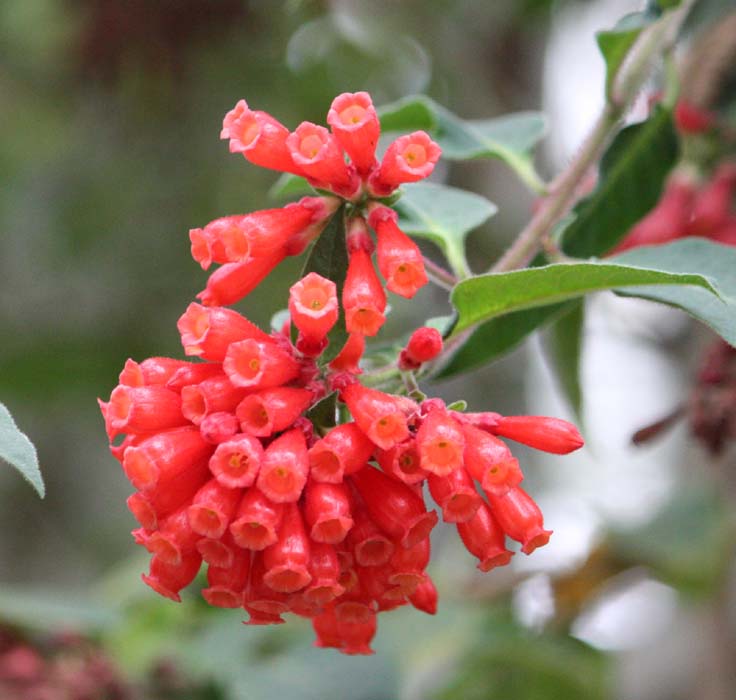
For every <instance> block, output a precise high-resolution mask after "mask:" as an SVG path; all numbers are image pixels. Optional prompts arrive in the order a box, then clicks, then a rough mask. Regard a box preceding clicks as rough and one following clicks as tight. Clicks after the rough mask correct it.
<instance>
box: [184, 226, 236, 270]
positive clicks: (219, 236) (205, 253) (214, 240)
mask: <svg viewBox="0 0 736 700" xmlns="http://www.w3.org/2000/svg"><path fill="white" fill-rule="evenodd" d="M244 218H245V217H244V216H242V215H236V216H223V217H220V218H219V219H215V220H214V221H210V223H208V224H207V225H206V226H205V227H204V228H193V229H190V231H189V240H190V242H191V244H192V245H191V253H192V257H193V258H194V260H195V261H196V262H198V263H199V264H200V266H201V268H202V269H203V270H206V269H208V268H209V266H210V265H211V264H212V263H213V262H214V263H226V262H233V260H244V259H245V258H246V257H247V256H248V252H249V251H248V250H247V248H246V250H245V251H239V252H242V253H244V254H243V255H234V253H233V251H227V250H226V246H225V242H226V241H227V240H229V239H230V238H231V234H230V232H231V231H234V232H235V233H234V236H235V237H236V238H237V231H239V230H240V229H241V227H242V222H243V219H244Z"/></svg>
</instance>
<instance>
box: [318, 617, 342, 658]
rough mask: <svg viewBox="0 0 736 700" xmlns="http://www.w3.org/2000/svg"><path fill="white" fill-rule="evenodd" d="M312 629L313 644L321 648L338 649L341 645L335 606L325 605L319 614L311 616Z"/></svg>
mask: <svg viewBox="0 0 736 700" xmlns="http://www.w3.org/2000/svg"><path fill="white" fill-rule="evenodd" d="M312 628H313V629H314V634H315V637H316V639H315V641H314V646H316V647H319V648H321V649H339V648H340V647H342V637H340V635H339V634H338V632H337V618H336V617H335V608H334V607H332V606H331V607H327V608H325V609H324V610H323V611H322V612H321V613H320V614H319V615H315V616H314V617H313V618H312Z"/></svg>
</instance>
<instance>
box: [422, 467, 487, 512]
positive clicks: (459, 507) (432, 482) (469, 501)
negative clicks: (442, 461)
mask: <svg viewBox="0 0 736 700" xmlns="http://www.w3.org/2000/svg"><path fill="white" fill-rule="evenodd" d="M427 483H428V484H429V492H430V493H431V494H432V498H433V499H434V502H435V503H436V504H437V505H438V506H439V507H440V508H442V519H443V520H444V521H445V522H447V523H462V522H465V521H467V520H470V518H472V517H473V516H474V515H475V512H476V511H477V510H478V508H480V505H481V503H482V502H483V499H482V498H481V497H480V494H479V493H478V492H477V491H476V490H475V485H474V484H473V480H472V479H471V478H470V475H469V474H468V472H467V471H466V470H465V469H464V468H463V467H460V468H459V469H455V470H454V471H452V472H450V473H449V474H448V475H447V476H437V475H436V474H430V475H429V479H428V482H427Z"/></svg>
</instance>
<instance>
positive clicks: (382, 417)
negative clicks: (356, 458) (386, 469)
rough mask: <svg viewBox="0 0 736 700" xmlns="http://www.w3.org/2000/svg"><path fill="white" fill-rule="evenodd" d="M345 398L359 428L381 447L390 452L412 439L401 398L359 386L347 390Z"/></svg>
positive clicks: (343, 393)
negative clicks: (394, 447)
mask: <svg viewBox="0 0 736 700" xmlns="http://www.w3.org/2000/svg"><path fill="white" fill-rule="evenodd" d="M342 399H343V401H345V403H346V404H347V406H348V408H349V409H350V413H351V414H352V416H353V418H354V419H355V422H356V423H357V424H358V427H359V428H360V429H361V430H362V431H363V432H364V433H365V434H366V435H367V436H368V438H369V439H370V440H371V441H372V442H373V443H374V444H375V445H377V446H378V447H380V448H382V449H384V450H388V449H390V448H391V447H393V446H394V445H397V444H398V443H400V442H403V441H404V440H405V439H406V438H407V437H408V435H409V429H408V427H407V424H406V416H405V415H404V412H403V410H402V408H403V406H402V403H401V401H399V400H398V398H397V397H394V396H391V395H390V394H384V393H383V392H381V391H377V390H376V389H368V388H367V387H364V386H363V385H362V384H358V383H355V384H351V385H350V386H347V387H345V389H344V390H343V392H342Z"/></svg>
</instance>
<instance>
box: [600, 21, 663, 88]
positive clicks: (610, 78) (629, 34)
mask: <svg viewBox="0 0 736 700" xmlns="http://www.w3.org/2000/svg"><path fill="white" fill-rule="evenodd" d="M651 21H652V18H651V17H649V16H648V15H647V14H646V13H644V12H632V13H631V14H628V15H626V16H625V17H622V18H621V20H619V22H618V24H616V26H615V27H614V28H613V29H611V30H608V31H603V32H598V33H597V34H596V35H595V39H596V41H597V42H598V48H599V49H600V52H601V53H602V54H603V59H604V60H605V62H606V97H607V98H608V99H609V100H610V99H612V97H613V95H612V89H613V83H614V81H615V79H616V75H617V74H618V71H619V68H620V67H621V64H622V63H623V62H624V59H625V58H626V55H627V54H628V53H629V49H630V48H631V47H632V46H633V45H634V42H635V41H636V40H637V39H638V38H639V34H641V32H642V30H643V29H644V28H645V27H646V26H647V25H648V24H650V23H651Z"/></svg>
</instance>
